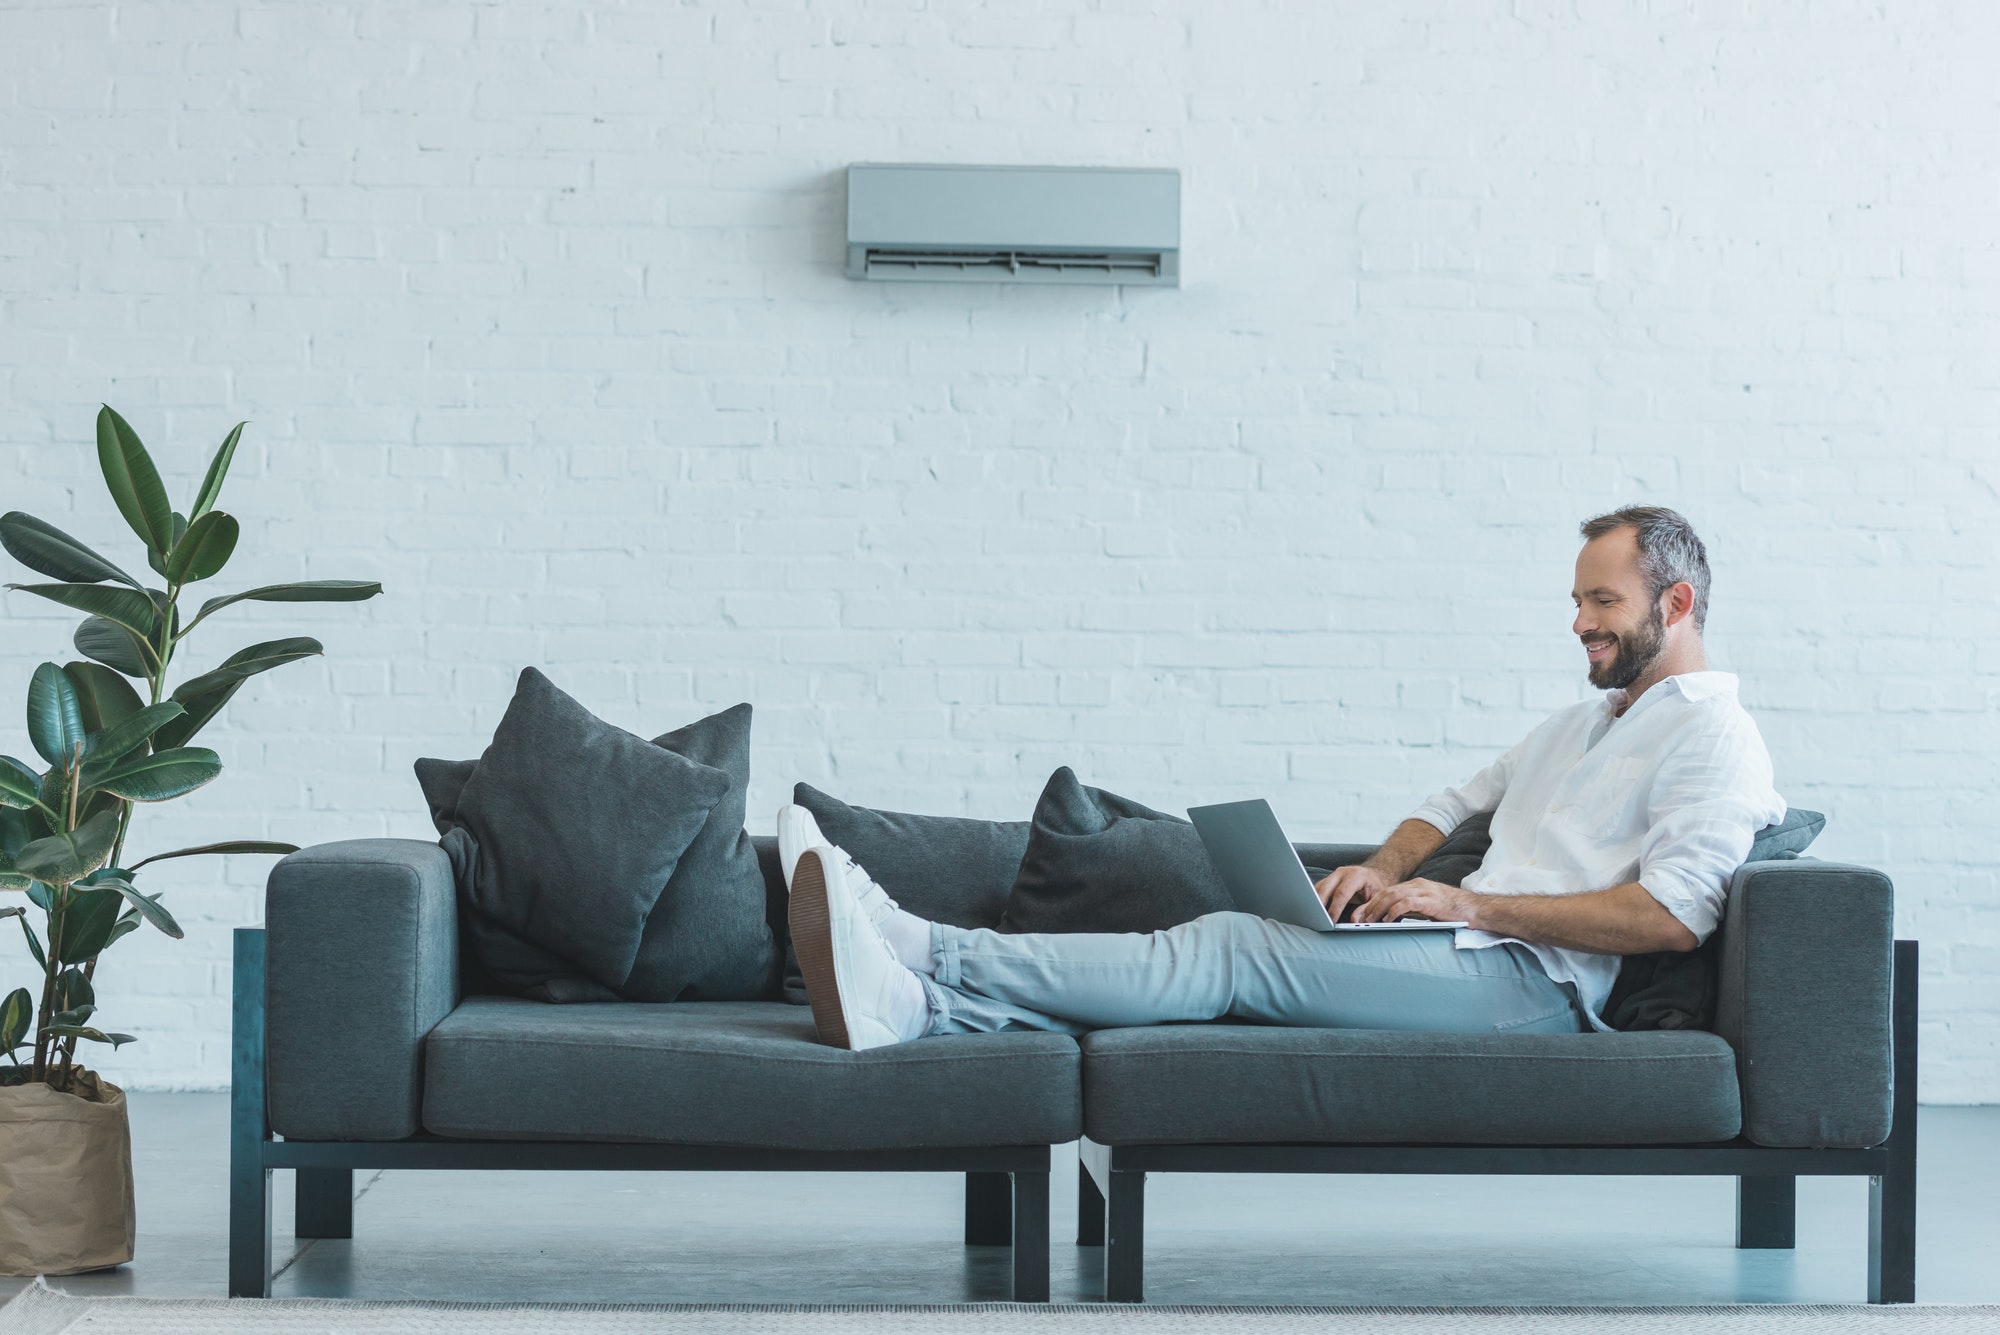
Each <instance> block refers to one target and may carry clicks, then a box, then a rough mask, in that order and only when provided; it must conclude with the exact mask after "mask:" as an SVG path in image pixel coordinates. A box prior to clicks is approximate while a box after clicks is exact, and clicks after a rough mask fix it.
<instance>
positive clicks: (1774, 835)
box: [1743, 808, 1826, 862]
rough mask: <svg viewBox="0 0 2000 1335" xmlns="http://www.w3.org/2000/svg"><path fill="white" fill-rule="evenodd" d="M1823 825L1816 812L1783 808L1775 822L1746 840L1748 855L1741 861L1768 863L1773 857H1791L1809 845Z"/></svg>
mask: <svg viewBox="0 0 2000 1335" xmlns="http://www.w3.org/2000/svg"><path fill="white" fill-rule="evenodd" d="M1825 828H1826V817H1825V816H1822V815H1820V814H1819V812H1817V811H1793V810H1791V809H1790V808H1787V809H1786V811H1785V814H1784V816H1783V817H1782V818H1780V819H1779V821H1778V823H1777V824H1776V825H1766V826H1765V827H1764V828H1763V829H1761V830H1759V831H1757V837H1756V838H1755V839H1752V840H1751V841H1750V856H1749V857H1747V858H1745V859H1743V860H1744V861H1745V862H1768V861H1770V860H1771V859H1773V858H1795V857H1797V856H1798V855H1799V854H1801V853H1803V852H1805V851H1806V849H1808V848H1810V847H1811V846H1812V841H1813V840H1815V839H1817V838H1819V832H1820V831H1821V830H1824V829H1825Z"/></svg>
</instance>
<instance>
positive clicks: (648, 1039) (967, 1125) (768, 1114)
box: [424, 997, 1082, 1150]
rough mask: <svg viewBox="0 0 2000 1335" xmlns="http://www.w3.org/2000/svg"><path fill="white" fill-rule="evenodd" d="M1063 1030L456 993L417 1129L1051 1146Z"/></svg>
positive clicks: (735, 1004) (1073, 1066)
mask: <svg viewBox="0 0 2000 1335" xmlns="http://www.w3.org/2000/svg"><path fill="white" fill-rule="evenodd" d="M1077 1060H1078V1058H1077V1047H1076V1043H1075V1042H1074V1040H1072V1039H1070V1038H1068V1037H1066V1036H1064V1035H1061V1034H1045V1033H1009V1034H965V1035H952V1036H947V1037H941V1038H928V1039H925V1040H923V1041H922V1042H920V1043H900V1044H896V1045H894V1046H891V1047H886V1048H875V1049H872V1050H870V1051H867V1052H847V1051H845V1050H843V1049H839V1048H829V1047H823V1046H821V1045H820V1044H818V1043H816V1042H814V1041H813V1022H812V1015H811V1013H810V1012H808V1011H805V1010H802V1009H800V1008H799V1007H797V1006H787V1005H785V1004H784V1003H782V1002H775V1001H700V1002H675V1003H672V1004H648V1003H643V1002H606V1003H604V1004H602V1005H596V1006H565V1007H553V1006H541V1005H537V1004H536V1003H534V1002H531V1001H522V1000H519V999H517V998H512V997H469V998H467V999H466V1000H465V1002H464V1003H463V1004H461V1005H460V1006H459V1007H458V1009H456V1010H454V1011H453V1012H452V1013H451V1014H450V1015H448V1016H446V1017H445V1018H444V1020H443V1022H442V1023H440V1024H439V1025H438V1026H437V1028H435V1029H433V1030H432V1031H431V1034H430V1037H429V1039H428V1040H427V1041H426V1042H425V1045H424V1126H425V1128H426V1129H427V1130H429V1131H431V1132H433V1133H435V1134H437V1135H442V1136H458V1137H465V1138H470V1139H478V1140H513V1139H521V1140H589V1141H624V1142H632V1141H650V1142H661V1143H671V1144H684V1145H748V1146H760V1147H767V1148H777V1149H808V1150H865V1149H913V1148H934V1147H949V1146H966V1145H1048V1144H1058V1143H1061V1142H1063V1141H1068V1140H1073V1139H1075V1138H1076V1135H1077V1133H1078V1132H1079V1131H1080V1130H1081V1129H1082V1108H1081V1104H1082V1098H1081V1093H1080V1090H1079V1084H1078V1076H1077Z"/></svg>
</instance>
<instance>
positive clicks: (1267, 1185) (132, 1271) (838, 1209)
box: [0, 1094, 2000, 1306]
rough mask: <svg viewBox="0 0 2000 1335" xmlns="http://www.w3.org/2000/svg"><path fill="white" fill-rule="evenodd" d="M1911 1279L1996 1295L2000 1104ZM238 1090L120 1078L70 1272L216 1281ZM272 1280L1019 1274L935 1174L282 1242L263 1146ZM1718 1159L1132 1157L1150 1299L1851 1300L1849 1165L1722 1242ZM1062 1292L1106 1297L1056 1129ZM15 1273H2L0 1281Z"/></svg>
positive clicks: (771, 1292) (132, 1288)
mask: <svg viewBox="0 0 2000 1335" xmlns="http://www.w3.org/2000/svg"><path fill="white" fill-rule="evenodd" d="M1920 1125H1921V1142H1920V1144H1921V1150H1920V1153H1921V1170H1920V1174H1921V1175H1920V1188H1919V1197H1918V1199H1919V1219H1918V1247H1919V1250H1918V1270H1917V1294H1918V1297H1919V1298H1920V1299H1921V1300H1922V1301H1925V1302H1952V1303H1967V1302H1979V1303H1991V1302H2000V1267H1994V1266H1992V1265H1991V1251H1992V1246H1993V1244H1994V1243H1995V1242H1996V1241H2000V1107H1988V1108H1926V1109H1924V1110H1923V1116H1922V1120H1921V1124H1920ZM227 1126H228V1104H227V1099H226V1096H224V1095H220V1094H140V1095H135V1096H133V1098H132V1134H133V1146H134V1158H135V1162H136V1167H137V1177H138V1203H139V1241H138V1255H137V1257H136V1259H135V1260H134V1261H133V1262H132V1263H131V1264H130V1265H127V1266H122V1267H120V1268H118V1269H116V1270H112V1271H104V1272H99V1273H96V1274H91V1275H79V1276H72V1277H70V1278H68V1279H64V1280H61V1281H59V1283H60V1285H61V1287H63V1288H65V1289H68V1290H70V1291H71V1292H75V1293H84V1294H110V1293H131V1294H143V1295H155V1296H163V1297H168V1296H170V1297H215V1296H220V1295H221V1294H222V1293H223V1292H224V1287H225V1285H224V1277H225V1263H226V1256H227V1230H226V1225H227V1213H228V1201H227V1187H226V1170H227V1164H228V1138H227ZM275 1177H276V1181H277V1188H276V1192H275V1195H276V1200H277V1221H278V1227H277V1236H276V1239H275V1245H274V1253H275V1255H276V1257H277V1258H278V1259H277V1264H278V1265H279V1266H281V1267H282V1273H280V1274H279V1276H278V1279H277V1282H276V1292H277V1293H278V1295H280V1296H297V1297H305V1296H319V1297H354V1298H380V1299H396V1298H432V1299H449V1300H458V1301H531V1302H700V1303H767V1302H801V1303H824V1302H834V1303H839V1302H854V1303H904V1302H910V1303H935V1302H962V1301H995V1300H1005V1299H1006V1298H1007V1297H1008V1275H1009V1266H1008V1254H1007V1252H1006V1250H1005V1249H1003V1248H995V1247H974V1248H968V1247H965V1246H963V1245H962V1244H961V1243H960V1241H959V1237H960V1232H959V1230H960V1228H961V1227H962V1220H961V1214H960V1209H961V1201H962V1195H963V1179H962V1178H959V1177H953V1176H947V1175H942V1174H834V1173H742V1174H724V1173H438V1172H398V1173H381V1174H356V1189H357V1192H358V1193H359V1199H358V1200H357V1202H356V1205H355V1213H354V1222H355V1237H354V1239H353V1240H352V1241H342V1242H335V1241H317V1242H308V1243H306V1244H304V1245H300V1244H298V1243H297V1242H296V1241H295V1240H294V1239H293V1238H292V1236H291V1232H290V1228H291V1181H290V1179H291V1174H289V1173H282V1172H281V1173H278V1174H276V1175H275ZM1733 1193H1734V1184H1733V1180H1732V1179H1728V1178H1449V1177H1416V1178H1393V1177H1353V1178H1333V1177H1326V1178H1315V1177H1277V1176H1271V1177H1265V1176H1258V1177H1237V1176H1220V1175H1187V1176H1181V1175H1162V1176H1155V1177H1153V1178H1151V1179H1149V1181H1148V1183H1147V1234H1148V1236H1147V1255H1146V1267H1147V1299H1148V1301H1150V1302H1155V1303H1356V1304H1396V1305H1403V1304H1407V1305H1417V1306H1427V1305H1433V1304H1552V1305H1595V1304H1617V1305H1623V1304H1649V1305H1650V1304H1663V1303H1737V1302H1748V1303H1768V1302H1785V1303H1849V1302H1859V1301H1862V1299H1863V1298H1864V1297H1865V1276H1864V1265H1865V1262H1866V1259H1867V1232H1866V1213H1867V1202H1868V1189H1867V1184H1866V1182H1865V1181H1861V1180H1844V1179H1813V1178H1806V1179H1801V1181H1800V1183H1799V1230H1798V1232H1799V1245H1798V1248H1797V1250H1795V1251H1789V1252H1740V1251H1737V1250H1736V1249H1735V1247H1734V1246H1732V1245H1731V1242H1732V1237H1733V1228H1734V1194H1733ZM1052 1196H1053V1200H1054V1213H1053V1220H1054V1223H1053V1232H1054V1236H1055V1239H1056V1241H1055V1245H1054V1248H1053V1250H1052V1267H1053V1280H1054V1283H1053V1297H1054V1298H1055V1299H1056V1301H1058V1302H1089V1301H1096V1300H1098V1299H1099V1298H1100V1297H1101V1294H1102V1284H1103V1263H1102V1252H1101V1251H1099V1250H1098V1249H1094V1248H1079V1247H1076V1246H1074V1245H1073V1241H1074V1237H1075V1235H1074V1232H1073V1231H1072V1230H1073V1228H1074V1223H1073V1221H1074V1219H1075V1208H1076V1207H1075V1200H1076V1156H1075V1153H1074V1152H1073V1151H1072V1150H1069V1149H1067V1148H1063V1149H1058V1150H1057V1152H1056V1177H1055V1183H1054V1186H1053V1189H1052ZM20 1284H21V1281H15V1280H0V1297H4V1296H6V1295H9V1294H11V1293H12V1292H14V1291H15V1290H16V1289H17V1288H19V1287H20Z"/></svg>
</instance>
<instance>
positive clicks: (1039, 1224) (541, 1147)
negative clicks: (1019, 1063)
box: [229, 927, 1050, 1302]
mask: <svg viewBox="0 0 2000 1335" xmlns="http://www.w3.org/2000/svg"><path fill="white" fill-rule="evenodd" d="M265 976H266V975H265V936H264V929H263V928H261V927H239V928H237V929H236V939H235V959H234V968H233V981H234V998H233V1001H232V1032H231V1039H230V1065H231V1084H230V1101H229V1126H230V1130H229V1296H230V1297H232V1298H268V1297H270V1295H271V1173H272V1170H274V1169H280V1168H284V1169H292V1170H294V1171H295V1172H296V1173H297V1174H298V1178H297V1195H296V1201H295V1218H294V1226H293V1231H294V1233H295V1234H296V1235H297V1236H298V1237H300V1238H351V1237H353V1236H354V1170H355V1169H357V1168H367V1169H379V1168H469V1169H554V1170H565V1171H573V1170H580V1169H598V1170H615V1171H621V1172H631V1171H638V1170H654V1171H670V1172H671V1171H680V1172H689V1171H695V1172H716V1171H731V1172H860V1173H885V1172H903V1173H938V1172H950V1173H959V1172H962V1173H964V1174H965V1242H966V1245H967V1246H1011V1247H1012V1248H1013V1251H1014V1257H1013V1260H1014V1267H1013V1268H1014V1276H1013V1278H1014V1300H1015V1301H1016V1302H1047V1301H1048V1297H1049V1158H1050V1155H1049V1147H1048V1146H1047V1145H998V1146H987V1147H979V1148H960V1149H912V1150H851V1151H815V1150H786V1149H744V1148H729V1147H714V1146H681V1145H644V1144H636V1145H635V1144H601V1143H561V1142H551V1141H496V1140H454V1139H450V1138H447V1137H443V1136H433V1135H416V1136H411V1137H408V1138H407V1139H403V1140H391V1141H299V1140H275V1139H273V1138H272V1134H271V1124H270V1118H269V1114H268V1109H267V1106H266V1102H265V1095H266V1081H265V1048H264V1006H265V991H264V985H265Z"/></svg>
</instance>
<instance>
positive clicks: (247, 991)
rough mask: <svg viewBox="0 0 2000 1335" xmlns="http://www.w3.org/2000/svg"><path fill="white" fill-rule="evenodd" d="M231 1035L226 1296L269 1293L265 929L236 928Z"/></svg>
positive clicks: (258, 1295)
mask: <svg viewBox="0 0 2000 1335" xmlns="http://www.w3.org/2000/svg"><path fill="white" fill-rule="evenodd" d="M235 950H236V958H235V971H234V978H233V985H232V998H231V1001H230V1011H231V1026H230V1040H229V1049H230V1053H229V1061H230V1081H229V1296H230V1297H232V1298H268V1297H270V1296H271V1170H270V1169H268V1168H266V1167H265V1166H264V1146H265V1144H266V1143H267V1142H268V1141H269V1140H270V1138H271V1130H270V1124H269V1123H268V1122H267V1121H266V1120H265V1109H264V932H263V929H262V928H257V927H239V928H238V929H237V930H236V944H235Z"/></svg>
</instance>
